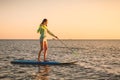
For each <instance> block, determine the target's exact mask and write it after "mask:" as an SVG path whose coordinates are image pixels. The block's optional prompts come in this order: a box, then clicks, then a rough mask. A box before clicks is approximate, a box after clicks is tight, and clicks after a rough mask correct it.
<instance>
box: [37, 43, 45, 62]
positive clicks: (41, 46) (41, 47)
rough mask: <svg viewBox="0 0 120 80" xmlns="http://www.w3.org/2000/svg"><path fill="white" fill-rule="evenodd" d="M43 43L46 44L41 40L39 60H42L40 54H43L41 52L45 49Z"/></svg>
mask: <svg viewBox="0 0 120 80" xmlns="http://www.w3.org/2000/svg"><path fill="white" fill-rule="evenodd" d="M43 45H44V42H43V41H42V42H40V51H39V53H38V61H40V55H41V52H42V51H43Z"/></svg>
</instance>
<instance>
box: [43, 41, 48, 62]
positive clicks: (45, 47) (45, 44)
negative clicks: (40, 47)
mask: <svg viewBox="0 0 120 80" xmlns="http://www.w3.org/2000/svg"><path fill="white" fill-rule="evenodd" d="M47 49H48V45H47V41H44V61H46V58H47Z"/></svg>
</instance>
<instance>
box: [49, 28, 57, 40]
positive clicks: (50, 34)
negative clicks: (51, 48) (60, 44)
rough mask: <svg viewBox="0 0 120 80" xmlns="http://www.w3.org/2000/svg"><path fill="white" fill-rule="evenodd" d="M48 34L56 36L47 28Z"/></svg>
mask: <svg viewBox="0 0 120 80" xmlns="http://www.w3.org/2000/svg"><path fill="white" fill-rule="evenodd" d="M47 32H48V34H50V35H51V36H53V37H55V38H58V37H57V36H55V35H54V34H53V33H52V32H51V31H50V30H48V29H47Z"/></svg>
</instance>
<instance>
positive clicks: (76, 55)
mask: <svg viewBox="0 0 120 80" xmlns="http://www.w3.org/2000/svg"><path fill="white" fill-rule="evenodd" d="M62 42H63V43H64V44H65V45H66V46H65V45H64V44H62V43H61V42H60V41H57V40H49V41H48V45H49V47H48V57H47V59H48V60H49V61H59V62H70V61H76V60H77V61H78V63H76V64H75V65H67V66H66V65H60V66H50V65H46V66H41V65H36V66H35V65H15V64H11V63H10V62H11V61H12V60H14V59H25V60H26V59H27V60H37V55H38V51H39V40H0V80H120V40H62ZM41 58H42V59H43V55H42V56H41Z"/></svg>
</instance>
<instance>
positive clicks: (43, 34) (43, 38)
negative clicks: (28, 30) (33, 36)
mask: <svg viewBox="0 0 120 80" xmlns="http://www.w3.org/2000/svg"><path fill="white" fill-rule="evenodd" d="M47 24H48V20H47V19H43V21H42V23H41V24H40V26H39V28H38V30H37V33H40V51H39V53H38V61H40V55H41V52H42V51H44V61H47V60H46V56H47V49H48V44H47V33H48V34H50V35H51V36H53V37H55V38H57V39H58V37H57V36H55V35H54V34H53V33H52V32H50V31H49V30H48V28H47Z"/></svg>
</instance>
